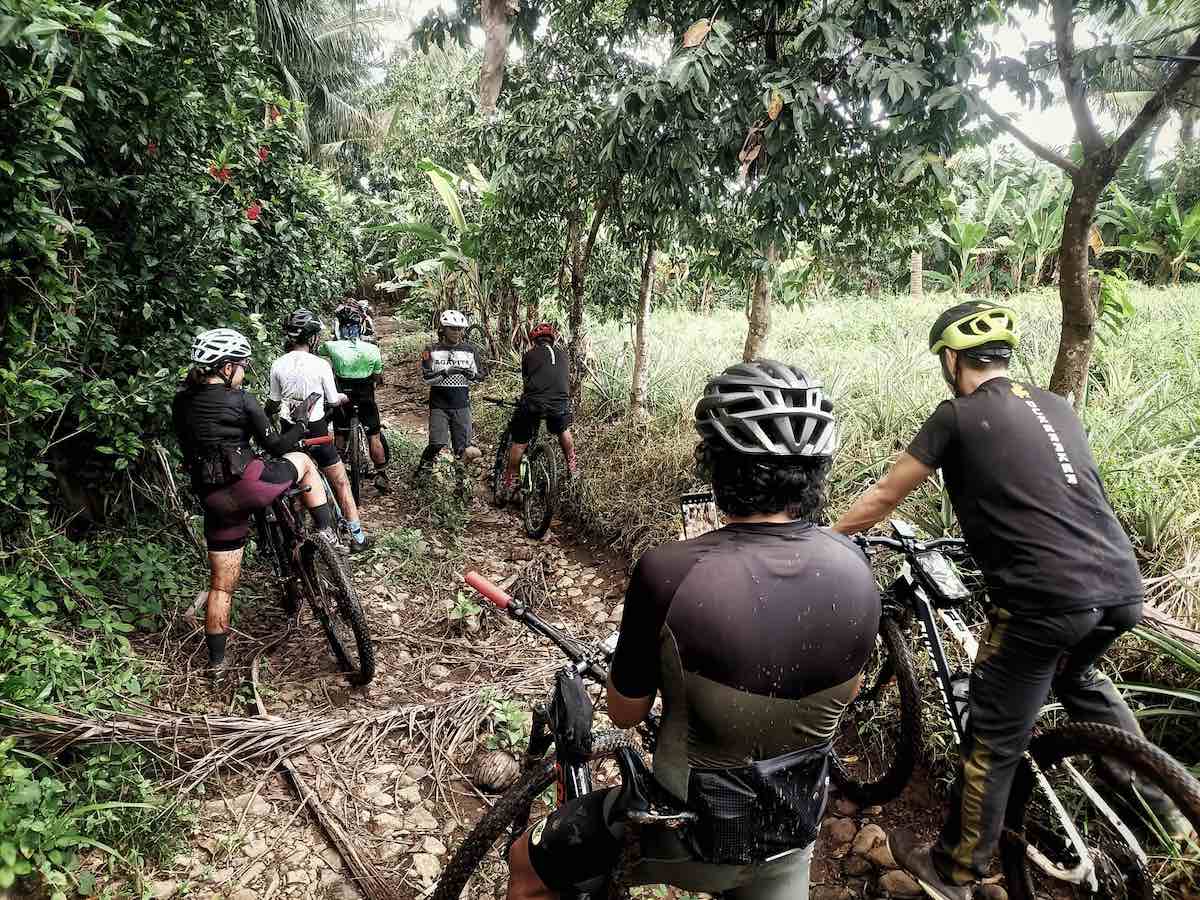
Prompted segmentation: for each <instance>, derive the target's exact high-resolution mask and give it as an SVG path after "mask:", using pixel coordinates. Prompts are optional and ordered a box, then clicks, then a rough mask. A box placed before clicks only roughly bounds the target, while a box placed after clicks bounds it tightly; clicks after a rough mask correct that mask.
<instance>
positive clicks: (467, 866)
mask: <svg viewBox="0 0 1200 900" xmlns="http://www.w3.org/2000/svg"><path fill="white" fill-rule="evenodd" d="M635 746H636V744H635V742H634V740H633V738H632V737H631V736H630V735H629V734H628V733H626V732H624V731H605V732H602V733H601V734H598V735H596V736H595V738H594V741H593V747H594V750H593V753H592V759H594V760H600V759H603V758H604V757H610V756H612V755H614V754H615V753H616V752H617V751H618V750H619V749H621V748H622V747H635ZM554 767H555V760H554V754H553V753H551V754H550V755H549V756H547V757H546V758H544V759H542V760H541V761H540V762H538V763H537V764H536V765H535V766H534V767H533V768H532V769H530V770H529V771H528V772H527V773H526V774H525V775H524V776H522V777H521V779H520V780H519V781H518V782H517V783H516V784H514V785H513V786H512V787H511V788H509V789H508V791H507V793H505V794H504V796H503V797H501V798H500V799H499V800H497V801H496V805H495V806H493V807H492V808H491V809H490V810H488V811H487V812H486V813H484V815H483V818H481V819H480V820H479V821H478V822H477V823H476V825H475V827H474V828H472V829H471V831H470V832H469V833H468V834H467V836H466V837H465V838H463V841H462V843H461V844H459V845H458V849H456V850H455V851H454V856H453V857H451V859H450V862H449V863H447V865H446V868H445V869H443V870H442V877H441V878H440V879H439V880H438V885H437V889H436V890H435V891H434V892H433V897H432V898H431V900H458V897H459V895H460V894H462V890H463V888H464V887H466V884H467V881H468V880H470V878H471V876H472V875H474V874H475V870H476V869H478V868H479V864H480V863H481V862H483V858H484V857H485V856H487V854H488V851H489V850H491V849H492V846H493V845H494V844H495V843H496V841H498V840H500V837H501V836H502V835H503V834H504V833H505V832H509V831H511V829H512V826H513V825H514V823H519V822H525V823H528V821H529V810H530V807H531V806H532V805H533V802H534V800H536V799H537V797H538V796H539V795H540V794H541V793H542V792H543V791H545V790H546V788H548V787H550V785H552V784H553V783H554ZM513 837H514V838H516V837H519V835H513Z"/></svg>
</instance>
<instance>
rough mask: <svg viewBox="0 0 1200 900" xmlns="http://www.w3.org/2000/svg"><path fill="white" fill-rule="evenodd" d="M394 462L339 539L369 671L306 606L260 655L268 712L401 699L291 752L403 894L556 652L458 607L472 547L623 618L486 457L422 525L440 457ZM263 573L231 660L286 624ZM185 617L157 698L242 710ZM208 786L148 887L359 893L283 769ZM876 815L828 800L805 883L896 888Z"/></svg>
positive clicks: (595, 552) (389, 419)
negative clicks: (343, 672)
mask: <svg viewBox="0 0 1200 900" xmlns="http://www.w3.org/2000/svg"><path fill="white" fill-rule="evenodd" d="M380 326H381V332H382V335H383V336H382V338H381V343H382V344H383V345H384V346H385V348H387V347H390V346H391V345H392V344H393V343H394V342H395V341H396V340H398V339H401V338H403V337H404V336H403V335H397V334H393V333H391V327H392V323H391V322H390V320H386V319H384V320H382V321H381V322H380ZM385 359H386V361H387V363H388V376H389V382H388V384H386V385H385V386H384V387H383V388H382V389H381V390H380V391H379V401H380V409H381V413H382V416H383V419H384V424H385V427H387V428H388V429H389V433H392V434H399V435H403V436H405V437H406V438H407V441H408V448H407V449H408V457H407V459H406V461H407V463H408V464H409V465H411V461H412V454H413V453H414V452H415V451H416V449H417V448H419V447H422V446H424V443H425V435H426V407H425V391H424V389H423V388H422V387H421V385H420V384H419V382H418V381H417V380H416V378H415V365H413V366H411V367H409V366H408V365H407V364H405V365H403V367H402V366H401V365H400V364H398V361H397V359H396V358H395V356H394V355H392V354H389V353H385ZM409 373H411V374H409ZM488 437H489V436H488V435H477V438H478V440H479V443H480V445H481V447H482V448H483V451H484V460H485V461H486V460H490V459H491V457H492V453H493V452H494V451H493V448H492V447H491V446H489V443H490V442H489V440H488ZM397 455H398V456H401V455H402V454H397ZM584 458H586V457H584ZM446 468H447V469H448V464H447V466H446ZM391 475H392V479H393V484H394V485H395V487H396V490H394V491H393V493H391V494H390V495H388V496H384V497H376V496H374V491H372V490H370V489H367V494H368V496H367V500H366V503H365V506H364V509H363V513H362V519H363V522H364V525H365V526H366V527H367V529H368V530H369V531H370V532H372V533H374V534H375V535H377V536H378V537H379V538H380V545H379V547H378V548H377V549H376V550H375V551H374V552H372V553H370V554H367V555H365V557H352V558H351V565H352V568H353V574H354V578H355V584H356V586H357V587H358V590H359V592H360V596H361V597H362V599H363V602H364V606H365V609H366V612H367V616H368V620H369V622H370V626H371V630H372V633H373V635H374V637H375V639H376V647H377V653H378V675H377V676H376V678H375V681H374V683H373V684H371V685H370V686H368V687H367V688H365V689H350V688H348V687H347V685H346V683H345V681H344V680H343V679H342V678H341V677H340V676H339V675H338V673H337V672H336V671H335V669H334V667H333V664H332V660H331V658H330V656H329V654H328V651H327V647H326V645H325V642H324V639H323V637H322V635H321V634H320V632H319V630H318V628H317V626H316V624H315V623H313V622H311V621H309V620H307V619H306V620H305V621H303V622H302V625H301V628H300V631H299V634H298V635H295V636H294V637H293V638H291V639H289V641H288V642H286V643H285V644H284V645H283V646H282V647H281V648H277V649H276V650H275V651H274V652H272V653H271V654H270V656H269V657H268V658H267V660H266V666H265V669H264V673H263V681H264V682H265V685H266V687H264V689H263V690H262V695H263V699H264V701H265V703H266V706H267V709H268V712H269V714H271V715H278V716H280V717H283V718H288V719H304V718H311V717H319V716H342V717H348V718H352V719H355V720H357V721H362V720H365V719H366V718H367V717H370V716H372V715H376V714H379V713H382V712H387V711H392V710H397V709H403V710H406V711H408V714H409V717H408V723H409V724H408V727H406V728H403V729H400V730H397V731H392V732H391V733H390V734H388V735H387V736H386V737H385V738H383V739H382V740H381V741H378V742H376V743H373V744H370V745H368V746H366V747H364V746H363V744H362V743H361V742H360V743H359V745H357V746H355V747H353V748H349V749H348V748H347V747H345V746H337V747H325V746H323V745H319V744H318V745H315V746H313V747H312V748H311V750H310V752H309V753H308V754H307V755H305V756H303V757H299V758H295V757H294V758H293V761H294V762H295V763H296V765H297V767H298V769H299V771H300V772H301V773H302V774H303V775H304V776H305V778H306V779H307V781H308V783H309V785H310V786H311V787H312V788H314V789H315V791H316V793H317V795H318V796H319V797H320V798H321V802H322V803H323V804H324V805H325V806H326V808H327V809H328V810H329V811H330V812H332V813H333V815H334V816H335V817H336V819H337V820H338V822H339V823H340V824H341V825H342V827H343V828H344V829H345V830H347V831H348V832H349V833H350V834H351V835H352V837H353V839H354V841H355V844H356V846H357V847H358V850H359V852H360V853H361V854H362V855H363V856H364V857H367V858H370V859H372V860H374V861H375V863H376V865H377V866H378V867H379V868H380V870H381V872H382V873H383V874H384V875H385V876H386V877H387V878H388V879H389V881H390V882H391V883H392V884H393V885H395V886H396V888H397V890H398V891H399V892H400V893H401V895H403V896H408V897H413V898H419V897H424V896H427V895H428V894H429V892H430V891H431V889H432V885H433V884H434V883H435V882H436V878H437V876H438V874H439V872H440V869H441V867H442V865H443V864H444V863H445V862H446V861H447V859H448V852H449V851H452V850H453V848H454V847H455V846H456V845H457V843H458V842H459V841H460V840H461V839H462V837H463V835H464V834H465V833H466V830H467V829H469V828H470V827H471V825H473V823H474V822H475V820H476V819H477V818H478V817H479V815H480V812H481V811H482V810H483V809H484V808H485V803H486V798H484V797H482V795H480V794H478V792H477V791H475V789H474V788H473V787H472V785H471V784H470V782H469V780H468V779H467V778H465V777H463V776H464V773H465V772H466V771H468V770H469V769H470V767H471V766H472V765H473V758H474V757H475V756H476V755H477V753H479V752H480V751H481V749H483V748H484V747H485V742H486V739H487V737H488V735H489V734H490V732H491V730H492V728H493V727H494V726H495V725H496V724H497V721H496V720H497V718H498V717H499V718H500V719H503V718H504V717H505V716H506V715H507V714H508V712H507V710H505V709H504V708H501V710H500V711H499V713H497V712H496V710H495V708H494V706H495V704H492V705H489V701H488V698H489V697H492V698H495V701H496V703H499V702H500V701H504V700H511V701H515V705H514V706H512V707H509V709H522V710H528V708H529V704H530V702H532V701H533V700H535V699H537V698H540V697H542V696H544V695H545V692H546V690H547V688H548V685H549V683H550V678H551V675H552V673H553V671H554V670H555V668H556V667H557V666H558V665H560V664H561V662H562V660H561V657H560V656H559V655H558V654H557V652H556V651H554V650H553V649H552V648H550V647H548V646H547V645H546V644H545V642H543V641H541V640H540V639H537V638H535V637H534V636H533V635H532V634H530V633H528V632H527V631H526V630H525V629H523V628H521V627H520V626H518V625H516V624H514V623H511V622H508V621H507V620H505V619H504V618H503V617H502V616H500V615H499V614H497V613H495V612H494V611H492V610H483V611H482V612H480V613H479V614H478V615H476V616H471V617H466V618H458V617H456V616H455V615H454V613H453V612H452V610H453V608H454V607H455V605H456V604H458V603H459V595H460V591H461V590H462V583H461V575H462V572H463V571H464V569H465V568H467V567H468V566H470V567H473V568H478V569H479V570H480V571H481V572H482V573H483V574H485V575H487V576H489V577H491V578H493V579H494V580H501V579H504V578H506V577H509V576H512V575H515V574H518V573H524V574H523V575H522V582H523V583H525V584H527V585H540V586H543V587H544V588H545V589H546V591H545V597H546V599H544V600H543V601H542V603H541V605H540V606H539V607H538V612H539V614H541V615H543V616H544V617H545V618H546V619H548V620H549V621H551V622H554V623H556V624H560V625H562V626H563V627H564V629H565V630H567V631H568V632H570V633H572V634H575V635H577V636H580V637H589V638H594V637H602V636H604V635H607V634H609V633H611V632H612V631H613V630H615V628H616V626H617V623H618V622H619V620H620V609H621V608H620V604H621V599H622V597H623V593H624V587H625V578H626V567H625V564H624V562H623V561H622V560H620V559H618V558H616V557H615V556H613V555H612V554H611V553H608V552H606V551H605V550H603V549H598V548H596V547H594V546H591V545H589V544H588V542H587V541H585V540H584V539H582V538H580V537H579V536H578V535H577V534H575V533H574V532H573V531H572V530H571V529H570V528H569V527H567V526H566V525H564V523H562V522H560V521H556V522H555V523H554V525H553V526H552V529H551V532H550V534H549V535H548V536H547V538H546V540H544V541H537V542H535V541H530V540H528V539H527V538H525V537H524V534H523V531H522V530H521V528H520V524H519V521H518V519H517V517H516V516H515V515H514V514H512V513H510V512H506V511H498V510H496V509H494V508H493V507H492V506H491V504H490V502H489V498H488V496H487V494H486V491H485V490H484V489H483V477H482V476H483V472H482V469H480V470H479V471H478V472H476V473H475V475H476V476H477V477H475V478H474V479H473V483H474V484H475V485H476V487H475V489H474V490H472V491H471V496H470V498H469V499H468V500H467V502H466V509H465V519H466V525H465V529H464V530H462V532H461V534H460V536H459V537H458V538H457V539H455V538H454V537H453V536H451V535H450V534H449V533H447V532H446V531H445V530H444V529H440V528H439V527H437V525H438V523H439V521H444V520H445V519H444V518H443V520H439V519H438V515H439V513H438V503H439V502H440V498H439V497H438V496H437V495H436V494H431V493H429V492H428V491H429V490H432V491H434V492H437V491H446V492H450V491H451V489H452V485H453V478H452V476H451V475H450V474H449V472H448V471H446V472H443V473H442V474H441V475H439V476H438V478H439V479H440V481H435V487H433V488H432V489H428V488H427V489H426V492H425V493H422V492H421V491H418V490H416V489H415V488H414V487H413V486H412V485H411V484H410V482H409V475H410V470H409V469H405V468H404V463H403V462H397V461H396V460H393V465H392V467H391ZM453 512H454V511H453V510H451V514H453ZM461 512H462V511H461V510H459V513H460V514H461ZM440 515H443V517H444V516H445V515H447V514H445V513H442V514H440ZM451 517H452V516H451ZM418 530H419V533H418ZM266 575H267V573H266V572H265V571H264V570H263V569H261V568H259V567H257V566H255V565H254V564H253V563H252V562H251V563H250V564H248V566H247V572H246V575H245V576H244V584H243V588H242V589H241V590H240V591H239V594H238V598H237V607H238V609H237V613H238V618H237V619H235V628H236V629H237V631H238V634H237V635H236V636H235V639H234V640H233V641H232V642H231V651H232V652H233V653H235V654H236V656H235V659H237V660H239V661H240V662H242V663H245V662H246V661H247V660H248V659H249V657H250V656H251V654H252V653H253V652H254V651H255V650H256V649H258V647H259V646H261V644H262V643H263V642H268V641H271V640H273V639H274V638H275V637H276V636H278V634H279V633H280V628H281V627H282V624H283V618H282V613H280V612H279V611H278V607H277V602H276V595H275V590H274V588H273V587H272V586H271V585H270V581H269V579H268V578H267V577H266ZM467 593H469V592H467ZM476 623H477V624H476ZM197 637H198V635H197V633H195V632H193V633H192V634H191V635H190V636H188V637H186V638H182V639H180V638H179V637H178V636H176V638H174V641H175V643H174V644H173V652H171V653H170V654H169V655H170V656H172V657H173V659H174V661H175V663H174V664H175V665H176V666H178V664H179V663H178V661H179V660H180V659H189V658H190V667H191V668H190V671H191V672H192V673H193V674H192V675H191V676H190V677H186V678H180V679H179V680H178V682H177V684H176V691H175V692H174V693H175V696H174V698H173V704H172V705H174V706H175V708H191V709H208V710H210V711H217V708H218V707H220V708H221V709H222V710H224V711H228V710H233V711H235V712H237V713H240V712H241V708H240V705H239V703H238V701H237V700H236V699H235V698H231V697H228V696H218V697H215V698H214V697H211V696H209V695H208V694H207V693H206V692H205V690H204V688H203V685H202V684H201V680H200V679H199V678H197V677H195V673H197V672H198V671H199V665H200V664H201V660H200V658H199V653H198V652H197V645H198V640H197ZM500 724H502V723H500ZM223 788H224V795H223V796H220V797H218V798H216V799H212V800H208V801H207V802H205V803H204V804H203V805H202V807H201V814H200V818H199V823H198V825H197V829H196V834H195V835H194V838H193V849H192V850H191V852H189V853H185V854H182V855H180V856H179V857H177V858H176V860H175V861H174V864H173V865H172V866H169V867H166V868H165V869H164V870H163V871H160V872H157V873H155V874H154V875H153V876H152V877H147V880H146V888H147V889H148V891H149V893H150V895H151V896H154V897H171V896H184V895H186V896H188V897H199V898H208V900H216V898H234V900H252V898H261V900H272V898H289V900H290V898H296V900H299V898H339V900H341V898H346V900H348V898H355V897H359V896H362V895H361V894H360V893H359V891H358V889H357V888H356V887H355V886H354V885H353V884H352V883H351V880H350V877H349V874H348V872H347V871H346V870H345V869H344V867H343V865H342V860H341V858H340V857H339V855H338V853H337V851H336V850H335V849H334V847H333V846H332V845H331V844H330V843H329V842H328V841H327V839H326V838H325V836H324V834H323V833H322V831H321V830H320V829H319V827H318V826H317V825H316V820H315V818H314V817H313V816H312V814H311V813H310V812H309V811H308V810H307V809H305V808H304V807H303V806H302V805H301V804H300V803H299V802H298V801H297V799H296V797H295V795H294V794H293V792H292V791H291V789H290V788H289V787H288V785H287V784H286V782H285V781H284V779H283V778H282V776H280V775H278V774H273V775H271V776H269V777H267V778H266V779H265V780H264V781H263V782H262V783H261V784H259V783H255V782H254V781H252V780H246V779H231V780H230V782H229V783H228V784H226V785H224V786H223ZM929 805H930V798H929V797H928V796H921V797H906V798H904V799H902V800H901V801H900V802H898V803H897V804H894V805H893V806H889V808H888V821H887V822H886V823H885V824H886V826H887V827H891V826H894V825H895V824H898V823H903V824H906V825H915V826H917V827H918V828H919V829H920V830H922V831H927V830H928V829H929V828H930V826H931V824H932V823H931V821H930V820H931V818H932V817H931V816H930V814H929V813H928V808H929ZM881 819H882V812H881V811H880V810H878V809H871V810H868V811H866V812H860V811H858V810H857V809H855V808H853V806H852V805H849V804H847V803H846V802H845V801H835V803H833V804H831V809H830V814H829V817H828V818H827V820H826V823H825V828H824V830H823V832H822V837H821V840H820V843H819V845H818V849H817V854H816V857H817V860H818V862H817V863H816V864H815V865H814V871H813V891H812V897H813V900H849V898H857V897H873V896H882V895H884V891H885V890H887V889H891V892H892V893H891V895H892V896H911V895H912V888H913V887H914V886H913V885H912V883H911V881H909V880H907V876H903V874H902V873H899V872H894V871H890V858H887V856H886V848H881V847H879V846H878V843H879V841H880V840H881V837H882V831H880V830H879V828H878V825H877V824H873V823H879V822H880V821H881ZM505 883H506V870H505V869H504V867H503V866H502V865H501V864H500V861H499V858H498V857H495V858H493V859H491V860H490V861H489V862H488V863H486V864H485V866H484V871H483V872H482V873H481V876H480V877H479V878H477V879H476V880H475V882H473V883H472V885H470V886H468V896H474V897H493V896H495V897H503V891H504V886H505ZM670 893H671V894H672V895H673V896H677V895H678V892H675V891H671V892H670Z"/></svg>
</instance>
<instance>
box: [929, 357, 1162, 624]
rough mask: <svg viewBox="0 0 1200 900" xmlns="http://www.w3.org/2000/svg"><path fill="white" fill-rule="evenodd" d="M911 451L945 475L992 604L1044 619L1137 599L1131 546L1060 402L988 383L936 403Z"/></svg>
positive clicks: (1006, 382) (1027, 389)
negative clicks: (1063, 613)
mask: <svg viewBox="0 0 1200 900" xmlns="http://www.w3.org/2000/svg"><path fill="white" fill-rule="evenodd" d="M908 452H909V454H910V455H912V456H913V457H915V458H916V459H917V460H919V461H920V462H922V463H924V464H925V465H927V466H930V467H931V468H935V469H941V470H942V474H943V476H944V478H945V481H946V490H947V491H948V492H949V494H950V502H951V503H952V504H953V505H954V512H955V514H956V515H957V516H958V521H959V524H960V525H961V526H962V532H963V536H964V537H965V538H966V540H967V544H968V546H969V547H970V548H971V554H972V556H974V557H975V561H976V562H977V563H978V564H979V567H980V569H981V570H982V571H983V574H984V577H985V579H986V581H987V587H988V594H989V596H990V597H991V600H992V602H994V603H996V604H997V605H999V606H1002V607H1004V608H1006V609H1009V610H1011V611H1013V612H1023V613H1030V614H1045V613H1048V612H1050V613H1053V612H1067V611H1071V610H1079V609H1088V608H1091V607H1102V606H1118V605H1121V604H1124V603H1129V602H1130V601H1133V600H1137V599H1138V598H1139V597H1141V595H1142V579H1141V575H1140V573H1139V571H1138V566H1137V560H1136V558H1135V557H1134V555H1133V547H1132V546H1131V545H1130V543H1129V538H1128V537H1127V536H1126V534H1125V532H1124V530H1122V528H1121V524H1120V522H1118V521H1117V518H1116V516H1115V515H1113V511H1112V507H1111V506H1109V503H1108V498H1107V496H1105V493H1104V486H1103V485H1102V484H1101V483H1100V473H1099V471H1098V470H1097V468H1096V461H1095V459H1094V458H1093V457H1092V450H1091V447H1089V446H1088V441H1087V435H1085V434H1084V431H1083V424H1082V423H1081V422H1080V421H1079V417H1078V416H1077V415H1075V410H1074V409H1072V408H1071V405H1070V404H1069V403H1068V402H1067V401H1066V400H1064V399H1063V398H1062V397H1060V396H1058V395H1057V394H1052V393H1050V392H1049V391H1044V390H1042V389H1041V388H1038V387H1035V386H1033V385H1029V384H1023V383H1018V382H1015V381H1011V380H1010V379H1008V378H992V379H990V380H988V381H985V382H984V383H983V384H981V385H980V386H979V387H978V388H977V389H976V390H975V392H974V393H972V394H969V395H968V396H966V397H959V398H957V399H955V400H947V401H945V402H943V403H942V404H940V405H939V406H938V408H937V409H936V410H934V412H933V415H931V416H930V417H929V419H928V420H927V421H926V422H925V424H924V425H923V426H922V427H921V430H920V432H919V433H918V434H917V436H916V438H914V439H913V442H912V445H911V446H910V447H909V448H908Z"/></svg>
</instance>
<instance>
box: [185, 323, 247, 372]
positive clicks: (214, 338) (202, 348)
mask: <svg viewBox="0 0 1200 900" xmlns="http://www.w3.org/2000/svg"><path fill="white" fill-rule="evenodd" d="M249 359H250V342H249V341H248V340H246V338H245V336H244V335H243V334H242V333H241V332H239V331H234V330H233V329H232V328H212V329H209V330H208V331H202V332H200V334H198V335H196V339H195V340H194V341H192V365H194V366H199V367H201V368H204V369H216V368H218V367H220V366H222V365H224V364H225V363H227V362H244V361H246V360H249Z"/></svg>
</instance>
